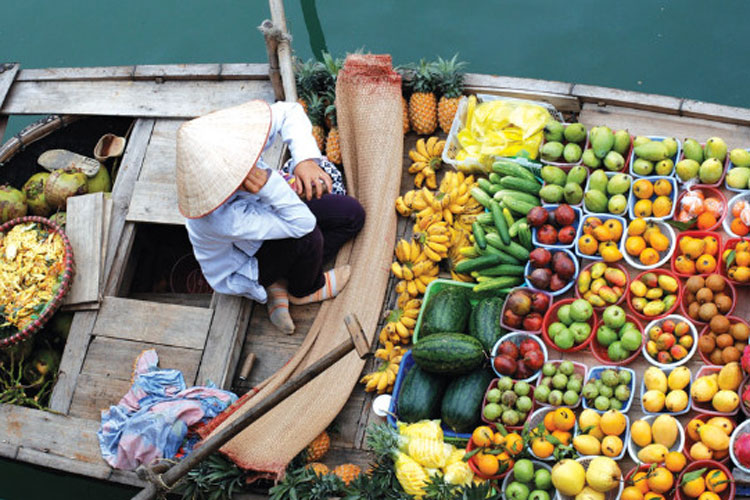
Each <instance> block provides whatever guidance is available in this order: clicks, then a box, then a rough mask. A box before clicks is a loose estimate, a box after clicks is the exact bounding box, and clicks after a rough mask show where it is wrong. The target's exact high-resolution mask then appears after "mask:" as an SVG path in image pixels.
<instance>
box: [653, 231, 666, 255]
mask: <svg viewBox="0 0 750 500" xmlns="http://www.w3.org/2000/svg"><path fill="white" fill-rule="evenodd" d="M649 243H650V244H651V247H652V248H653V249H654V250H656V251H657V252H663V251H664V250H666V249H667V248H669V238H667V237H666V236H664V234H663V233H654V234H653V235H651V240H650V241H649Z"/></svg>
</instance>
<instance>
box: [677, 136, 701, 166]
mask: <svg viewBox="0 0 750 500" xmlns="http://www.w3.org/2000/svg"><path fill="white" fill-rule="evenodd" d="M682 151H683V152H684V155H685V158H687V159H689V160H693V161H697V162H698V163H699V164H700V163H703V159H704V158H703V146H701V144H700V143H699V142H698V141H696V140H695V139H685V141H684V142H683V143H682Z"/></svg>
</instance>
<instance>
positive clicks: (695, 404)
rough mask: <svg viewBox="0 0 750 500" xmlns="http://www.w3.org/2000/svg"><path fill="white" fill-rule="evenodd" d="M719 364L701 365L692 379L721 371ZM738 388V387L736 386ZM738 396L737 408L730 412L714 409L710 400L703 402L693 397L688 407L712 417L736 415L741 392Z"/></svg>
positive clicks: (738, 409)
mask: <svg viewBox="0 0 750 500" xmlns="http://www.w3.org/2000/svg"><path fill="white" fill-rule="evenodd" d="M721 368H722V367H721V366H716V365H709V366H701V368H700V369H699V370H698V373H696V374H695V378H694V380H696V381H697V380H698V379H699V378H701V377H702V376H704V375H711V374H712V373H718V372H719V371H721ZM738 390H739V388H738ZM739 396H740V404H738V405H737V408H735V409H734V410H732V411H730V412H721V411H717V410H715V409H714V407H713V406H712V405H711V402H710V401H707V402H705V403H702V402H699V401H696V400H695V399H693V400H692V401H691V403H690V407H691V408H692V409H693V411H696V412H698V413H705V414H706V415H711V416H714V417H729V416H732V415H737V413H739V411H740V406H742V394H740V395H739Z"/></svg>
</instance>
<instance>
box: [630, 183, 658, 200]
mask: <svg viewBox="0 0 750 500" xmlns="http://www.w3.org/2000/svg"><path fill="white" fill-rule="evenodd" d="M633 194H635V195H636V196H637V197H638V198H639V199H641V200H646V199H649V198H651V195H652V194H654V185H653V184H651V181H649V180H647V179H639V180H637V181H635V184H633Z"/></svg>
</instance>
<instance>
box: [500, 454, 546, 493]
mask: <svg viewBox="0 0 750 500" xmlns="http://www.w3.org/2000/svg"><path fill="white" fill-rule="evenodd" d="M531 463H533V464H534V471H536V470H537V469H547V470H548V471H550V472H552V467H550V466H549V465H547V464H545V463H544V462H542V461H540V460H532V461H531ZM514 480H515V478H514V476H513V474H507V475H506V476H505V478H503V485H502V486H503V487H502V492H503V500H511V499H510V498H509V497H508V496H506V495H505V492H506V491H508V486H510V483H511V482H513V481H514ZM549 497H550V500H559V498H560V495H559V494H558V493H557V491H556V490H554V487H553V488H552V490H550V491H549Z"/></svg>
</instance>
